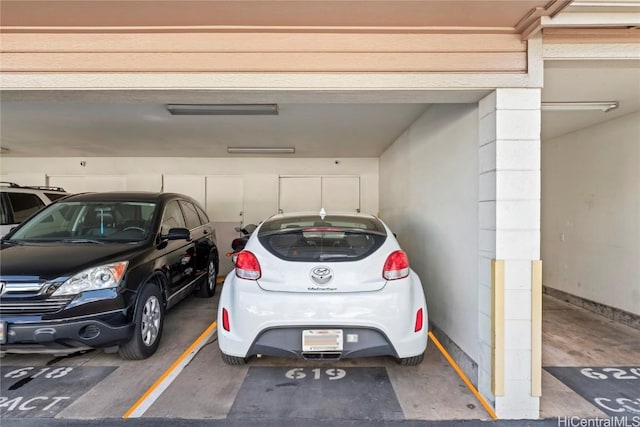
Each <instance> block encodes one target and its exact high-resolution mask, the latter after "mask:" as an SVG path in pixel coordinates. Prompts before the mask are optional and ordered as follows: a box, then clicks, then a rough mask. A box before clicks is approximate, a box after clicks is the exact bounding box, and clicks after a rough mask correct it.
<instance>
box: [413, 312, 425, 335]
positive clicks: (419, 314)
mask: <svg viewBox="0 0 640 427" xmlns="http://www.w3.org/2000/svg"><path fill="white" fill-rule="evenodd" d="M423 322H424V320H423V314H422V308H419V309H418V311H416V326H415V328H413V332H420V331H421V330H422V324H423Z"/></svg>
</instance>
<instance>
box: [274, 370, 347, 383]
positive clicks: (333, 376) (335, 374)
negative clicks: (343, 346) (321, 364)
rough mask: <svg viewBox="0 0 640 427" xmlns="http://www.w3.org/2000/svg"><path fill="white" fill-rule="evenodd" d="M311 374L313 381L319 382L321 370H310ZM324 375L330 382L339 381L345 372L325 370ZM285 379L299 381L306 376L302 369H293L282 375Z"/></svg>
mask: <svg viewBox="0 0 640 427" xmlns="http://www.w3.org/2000/svg"><path fill="white" fill-rule="evenodd" d="M311 372H312V374H313V379H314V380H319V379H320V377H321V374H322V369H320V368H315V369H312V370H311ZM324 374H325V375H326V376H327V377H329V379H330V380H341V379H342V378H344V377H345V375H347V372H346V371H345V370H344V369H333V368H331V369H327V370H325V371H324ZM284 375H285V376H286V377H287V378H289V379H291V380H301V379H303V378H306V377H307V374H306V373H305V372H304V368H293V369H289V370H288V371H287V373H286V374H284Z"/></svg>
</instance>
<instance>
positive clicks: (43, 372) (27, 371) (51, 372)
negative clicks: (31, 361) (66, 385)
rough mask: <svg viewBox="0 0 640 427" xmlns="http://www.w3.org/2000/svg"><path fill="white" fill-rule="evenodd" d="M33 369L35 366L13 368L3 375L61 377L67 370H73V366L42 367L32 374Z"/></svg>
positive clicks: (8, 376)
mask: <svg viewBox="0 0 640 427" xmlns="http://www.w3.org/2000/svg"><path fill="white" fill-rule="evenodd" d="M34 369H37V368H36V367H35V366H26V367H24V368H19V369H15V370H13V371H11V372H8V373H6V374H5V375H4V377H5V378H13V379H19V378H23V377H27V376H28V377H30V378H37V377H40V376H42V378H48V379H54V378H62V377H64V376H65V375H67V374H68V373H69V372H71V371H73V368H72V367H70V366H63V367H59V368H48V367H42V368H40V370H39V371H38V372H37V373H35V374H33V375H32V373H33V371H34Z"/></svg>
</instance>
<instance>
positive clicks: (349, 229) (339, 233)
mask: <svg viewBox="0 0 640 427" xmlns="http://www.w3.org/2000/svg"><path fill="white" fill-rule="evenodd" d="M386 238H387V234H386V232H385V229H384V226H383V225H382V223H380V221H378V220H377V219H375V218H372V217H349V216H326V217H325V218H324V219H321V218H320V217H319V216H317V215H316V216H300V217H286V218H280V219H276V220H270V221H266V222H265V223H264V224H262V226H261V227H260V231H259V232H258V239H259V241H260V243H262V245H263V246H264V247H265V248H266V249H267V250H268V251H269V252H271V253H272V254H274V255H275V256H277V257H278V258H281V259H284V260H287V261H300V262H313V261H331V262H340V261H357V260H359V259H362V258H365V257H367V256H369V255H370V254H371V253H373V252H375V250H376V249H378V248H379V247H380V246H381V245H382V244H383V243H384V241H385V239H386Z"/></svg>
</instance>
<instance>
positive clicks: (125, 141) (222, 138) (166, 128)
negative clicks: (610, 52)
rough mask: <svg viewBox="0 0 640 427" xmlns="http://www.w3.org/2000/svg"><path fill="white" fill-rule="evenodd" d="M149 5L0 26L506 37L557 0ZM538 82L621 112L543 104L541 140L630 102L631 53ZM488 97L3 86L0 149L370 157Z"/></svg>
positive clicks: (551, 69)
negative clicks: (437, 109) (287, 150)
mask: <svg viewBox="0 0 640 427" xmlns="http://www.w3.org/2000/svg"><path fill="white" fill-rule="evenodd" d="M621 1H622V2H625V1H627V0H621ZM150 3H151V1H146V0H130V1H126V2H124V1H115V0H104V1H91V2H88V1H77V0H42V1H41V0H29V1H24V0H20V1H16V0H4V1H2V2H1V4H0V7H1V9H2V10H1V12H2V14H1V15H2V18H1V24H2V27H3V30H4V31H23V30H24V31H38V28H40V30H43V31H44V29H43V28H44V27H46V28H48V30H46V31H57V30H60V31H80V32H82V31H84V30H83V28H85V29H86V28H90V29H91V28H93V30H95V29H96V28H102V29H104V30H107V31H108V30H109V29H114V28H116V27H117V28H120V29H122V28H124V27H126V28H127V29H128V30H129V31H134V32H135V31H157V30H158V29H159V28H173V29H176V28H179V27H185V28H191V29H194V28H199V27H202V29H203V30H206V28H205V27H215V28H217V29H218V30H220V29H221V28H235V29H238V28H245V29H247V28H249V30H250V29H254V30H255V29H260V28H267V29H282V28H287V27H300V28H315V29H316V30H317V29H322V28H334V29H335V28H341V29H344V28H348V29H350V30H354V31H356V30H358V29H359V30H362V29H372V28H378V29H385V28H386V29H394V28H395V29H398V28H404V29H411V28H413V29H415V28H420V29H421V30H424V31H429V29H430V28H431V29H433V28H437V29H439V31H443V30H447V31H453V32H459V31H490V32H494V33H496V32H503V33H514V32H519V31H522V29H523V28H525V27H527V26H528V22H529V20H530V19H533V18H532V17H535V16H538V15H537V14H538V13H543V14H544V13H547V12H550V11H546V12H544V11H545V10H546V9H545V7H546V6H548V5H549V4H555V6H553V7H555V8H557V7H564V6H566V4H567V2H566V1H563V2H558V3H556V2H549V1H548V0H537V1H533V0H531V1H529V0H520V1H499V0H493V1H492V0H452V1H450V0H397V1H394V2H389V1H378V0H257V1H251V0H243V1H224V0H211V1H207V2H203V1H189V0H180V1H176V0H166V1H161V2H158V1H154V2H153V7H152V8H149V4H150ZM583 3H584V1H583ZM598 4H600V3H598ZM576 7H577V6H576ZM390 8H391V9H390ZM248 10H250V11H251V13H247V11H248ZM460 11H464V13H460ZM534 12H535V13H534ZM544 78H545V87H544V89H543V94H542V99H543V101H609V100H618V101H619V102H620V108H619V109H617V110H614V111H610V112H608V113H601V112H543V113H542V139H543V140H546V139H550V138H553V137H556V136H559V135H562V134H566V133H568V132H572V131H575V130H577V129H581V128H584V127H588V126H591V125H593V124H596V123H598V122H602V121H606V120H611V119H612V118H615V117H619V116H621V115H625V114H629V113H631V112H634V111H639V110H640V64H639V62H638V61H625V62H616V61H594V62H590V61H576V62H572V61H548V62H547V63H546V64H545V76H544ZM486 94H487V91H482V90H478V91H436V92H432V93H424V92H422V93H412V92H407V93H400V92H394V93H393V94H390V93H385V94H380V93H377V94H376V93H371V94H362V93H348V92H335V93H332V92H322V93H310V92H305V93H274V92H259V91H255V92H251V93H228V92H226V93H215V92H203V91H162V90H159V91H149V92H144V91H136V92H131V91H105V92H103V91H88V92H77V91H33V90H31V91H15V92H14V91H11V92H3V93H2V97H1V99H0V101H1V103H0V126H1V130H0V132H1V133H0V142H1V145H2V147H3V149H8V151H4V150H3V153H2V155H3V156H16V157H23V156H38V157H51V156H61V157H65V156H184V157H192V156H226V155H228V154H227V153H226V149H227V147H228V146H257V147H260V146H263V147H264V146H293V147H295V148H296V154H295V156H300V157H377V156H379V155H380V154H381V153H382V152H383V151H384V150H385V148H386V147H388V146H389V145H390V144H391V143H392V142H393V141H394V140H395V139H396V138H397V137H398V136H399V135H400V134H401V133H402V132H403V131H404V130H405V129H406V128H407V127H408V126H409V125H410V124H411V123H412V122H413V121H414V120H415V119H416V118H417V117H419V116H420V115H421V114H422V112H423V111H425V109H426V108H428V107H429V105H431V104H438V103H455V102H457V103H469V102H472V103H473V102H477V101H478V100H479V99H481V98H482V97H483V96H485V95H486ZM267 102H269V103H278V104H279V106H280V114H279V115H278V116H235V117H229V116H218V117H216V116H195V117H188V116H171V115H170V114H169V113H168V112H167V111H166V109H165V104H167V103H267Z"/></svg>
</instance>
